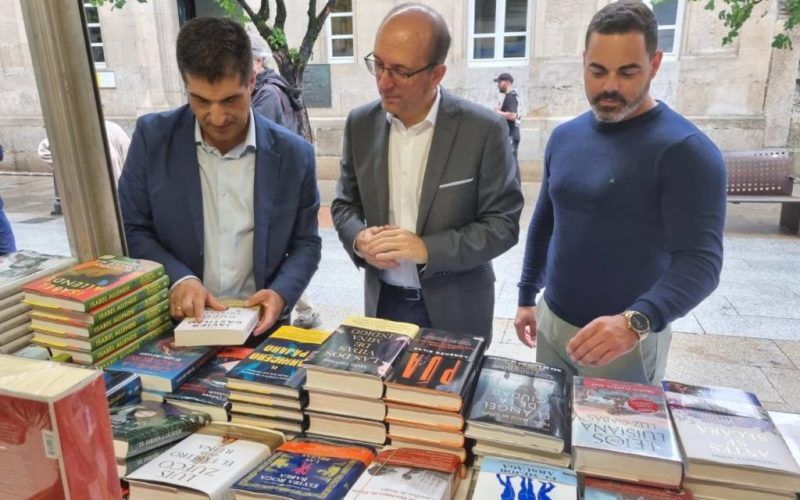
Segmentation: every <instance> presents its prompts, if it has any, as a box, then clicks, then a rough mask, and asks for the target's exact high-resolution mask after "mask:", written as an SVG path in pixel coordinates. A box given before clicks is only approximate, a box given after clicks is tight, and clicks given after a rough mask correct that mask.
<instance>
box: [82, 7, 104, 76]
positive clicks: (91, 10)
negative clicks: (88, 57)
mask: <svg viewBox="0 0 800 500" xmlns="http://www.w3.org/2000/svg"><path fill="white" fill-rule="evenodd" d="M83 10H84V12H85V14H86V31H87V33H88V34H89V45H90V47H91V49H92V61H94V67H95V68H105V67H106V53H105V51H104V50H103V35H102V34H101V33H100V14H99V13H98V11H97V7H96V6H94V5H92V4H91V3H90V2H83Z"/></svg>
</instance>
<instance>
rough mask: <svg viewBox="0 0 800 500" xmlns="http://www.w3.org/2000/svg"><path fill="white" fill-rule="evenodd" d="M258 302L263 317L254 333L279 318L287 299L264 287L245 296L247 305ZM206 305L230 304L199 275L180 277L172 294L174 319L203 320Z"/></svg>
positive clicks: (222, 306) (222, 305)
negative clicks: (222, 301) (210, 288)
mask: <svg viewBox="0 0 800 500" xmlns="http://www.w3.org/2000/svg"><path fill="white" fill-rule="evenodd" d="M256 305H259V306H261V307H260V309H261V310H260V317H259V321H258V324H257V325H256V327H255V329H254V330H253V335H255V336H258V335H261V334H262V333H264V332H266V331H267V330H268V329H269V328H270V327H271V326H272V325H274V324H275V322H276V321H278V318H279V317H280V315H281V312H282V311H283V309H284V307H286V301H284V300H283V297H281V296H280V295H279V294H278V293H277V292H275V291H274V290H270V289H268V288H267V289H262V290H259V291H257V292H256V293H254V294H253V295H251V296H249V297H248V298H247V300H245V303H244V306H245V307H253V306H256ZM206 306H208V307H210V308H211V309H214V310H215V311H224V310H225V309H227V307H226V306H225V305H224V304H222V303H221V302H220V301H219V299H217V298H216V297H214V295H213V294H211V292H209V291H208V290H206V287H205V286H203V284H202V283H201V282H200V280H199V279H196V278H189V279H186V280H184V281H181V282H180V283H178V284H177V285H175V287H174V288H173V289H172V291H171V292H170V294H169V312H170V314H171V315H172V317H173V318H175V319H183V318H191V317H193V318H195V321H202V319H203V310H204V309H205V308H206Z"/></svg>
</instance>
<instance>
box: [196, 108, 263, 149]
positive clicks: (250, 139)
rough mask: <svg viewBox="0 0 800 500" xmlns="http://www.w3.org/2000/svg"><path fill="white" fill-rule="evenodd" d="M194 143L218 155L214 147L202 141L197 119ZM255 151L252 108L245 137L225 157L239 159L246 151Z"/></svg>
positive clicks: (254, 127)
mask: <svg viewBox="0 0 800 500" xmlns="http://www.w3.org/2000/svg"><path fill="white" fill-rule="evenodd" d="M194 143H195V145H198V146H201V147H203V149H205V150H206V151H207V152H209V153H211V152H216V153H217V154H219V150H218V149H217V148H215V147H214V146H211V145H210V144H208V143H207V142H206V141H205V139H203V133H202V131H201V130H200V122H199V121H198V120H197V117H195V119H194ZM255 149H256V121H255V117H254V116H253V108H250V122H249V125H248V126H247V135H246V136H245V138H244V141H243V142H242V143H241V144H239V145H237V146H236V147H235V148H233V149H231V150H230V151H228V152H227V153H226V154H225V156H227V157H230V158H240V157H241V156H242V155H243V154H245V153H246V152H247V151H251V150H253V151H255Z"/></svg>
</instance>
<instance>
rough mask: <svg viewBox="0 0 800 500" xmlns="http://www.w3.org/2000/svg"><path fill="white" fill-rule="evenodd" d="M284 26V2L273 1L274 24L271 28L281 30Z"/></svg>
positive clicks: (282, 0)
mask: <svg viewBox="0 0 800 500" xmlns="http://www.w3.org/2000/svg"><path fill="white" fill-rule="evenodd" d="M285 24H286V2H284V0H275V22H274V23H273V26H274V27H276V28H280V29H283V26H284V25H285Z"/></svg>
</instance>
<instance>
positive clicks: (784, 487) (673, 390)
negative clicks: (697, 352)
mask: <svg viewBox="0 0 800 500" xmlns="http://www.w3.org/2000/svg"><path fill="white" fill-rule="evenodd" d="M661 384H662V386H663V387H664V391H665V392H666V395H667V404H668V405H669V410H670V413H671V414H672V420H673V422H674V424H675V429H676V431H677V433H678V437H679V439H680V443H681V447H682V448H683V452H684V456H685V457H686V478H687V479H692V480H700V481H713V482H717V483H725V482H726V483H729V484H732V485H738V486H744V487H750V488H763V489H768V490H772V491H782V492H795V491H800V467H798V465H797V463H796V462H795V460H794V458H792V455H791V453H790V452H789V448H788V447H787V446H786V443H785V442H784V441H783V438H781V435H780V433H779V432H778V429H777V428H776V427H775V424H773V422H772V420H770V418H769V415H768V414H767V411H766V410H765V409H764V408H763V407H762V406H761V402H760V401H759V400H758V398H757V397H756V395H755V394H752V393H749V392H745V391H741V390H738V389H728V388H722V387H704V386H696V385H688V384H682V383H679V382H671V381H666V380H665V381H662V383H661Z"/></svg>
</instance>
